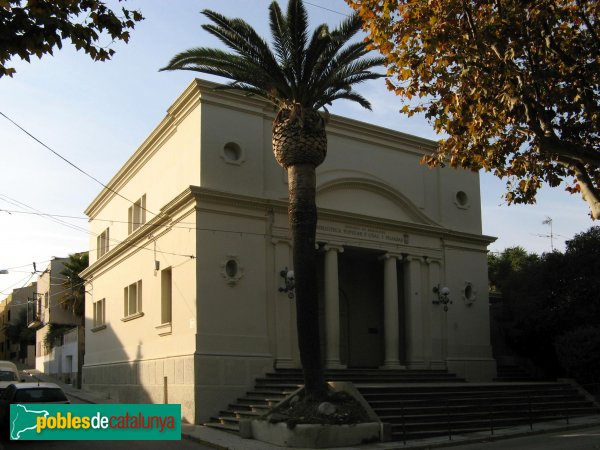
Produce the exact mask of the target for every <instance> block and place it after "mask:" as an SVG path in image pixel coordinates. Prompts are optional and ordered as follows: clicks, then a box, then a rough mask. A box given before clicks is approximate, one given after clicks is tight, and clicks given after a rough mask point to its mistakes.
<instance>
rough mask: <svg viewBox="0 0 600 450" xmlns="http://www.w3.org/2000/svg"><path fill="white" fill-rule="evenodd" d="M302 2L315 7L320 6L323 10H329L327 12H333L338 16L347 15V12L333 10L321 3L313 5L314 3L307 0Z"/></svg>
mask: <svg viewBox="0 0 600 450" xmlns="http://www.w3.org/2000/svg"><path fill="white" fill-rule="evenodd" d="M304 3H306V4H307V5H310V6H314V7H315V8H320V9H324V10H325V11H329V12H332V13H335V14H339V15H340V16H345V17H349V15H348V14H344V13H342V12H339V11H335V10H333V9H329V8H325V7H324V6H321V5H315V4H314V3H311V2H307V1H306V0H305V1H304Z"/></svg>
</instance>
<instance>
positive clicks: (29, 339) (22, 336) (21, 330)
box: [6, 309, 35, 361]
mask: <svg viewBox="0 0 600 450" xmlns="http://www.w3.org/2000/svg"><path fill="white" fill-rule="evenodd" d="M27 325H28V324H27V310H26V309H22V310H21V311H19V315H18V316H17V319H16V320H14V321H12V320H11V321H10V322H8V323H7V324H6V336H7V337H8V339H9V340H10V342H13V343H14V342H18V343H19V359H21V361H24V360H25V359H26V358H27V346H28V345H35V330H34V329H31V328H28V327H27Z"/></svg>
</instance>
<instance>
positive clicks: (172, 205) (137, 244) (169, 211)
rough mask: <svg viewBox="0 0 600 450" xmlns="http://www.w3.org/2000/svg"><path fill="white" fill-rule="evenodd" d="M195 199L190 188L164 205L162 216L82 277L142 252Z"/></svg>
mask: <svg viewBox="0 0 600 450" xmlns="http://www.w3.org/2000/svg"><path fill="white" fill-rule="evenodd" d="M194 198H195V197H194V194H193V193H192V191H191V189H190V188H188V189H186V190H184V191H183V192H182V193H181V194H179V195H178V196H177V197H175V198H174V199H173V200H171V201H170V202H169V203H167V204H166V205H164V206H163V207H162V208H161V209H160V214H158V215H157V216H156V217H154V218H152V219H151V220H150V221H148V222H146V223H145V224H144V225H143V226H142V227H140V228H138V229H137V230H136V231H134V232H133V233H132V234H130V235H129V236H128V237H127V238H126V239H125V240H124V241H122V242H120V243H119V244H117V246H116V247H114V248H112V249H111V250H110V251H109V252H108V253H106V254H105V255H103V256H102V257H101V258H100V259H97V260H96V261H95V262H94V263H93V264H91V265H90V266H89V267H88V268H87V269H85V270H84V271H83V272H81V274H80V276H81V277H82V278H84V279H88V278H89V277H90V276H91V275H93V274H94V273H97V272H98V271H100V270H102V269H103V268H105V267H108V266H110V265H111V264H113V262H114V261H115V260H117V259H118V258H120V257H122V256H123V255H124V254H126V253H127V252H129V251H141V250H142V248H144V247H145V245H146V244H147V242H148V240H149V239H150V238H151V237H152V236H153V234H154V233H155V232H156V231H157V230H159V229H160V230H161V233H164V232H166V231H167V229H168V227H169V225H171V224H176V223H177V221H178V220H180V219H178V218H176V216H178V215H180V214H181V212H183V211H185V209H186V206H189V205H191V204H193V202H194ZM154 237H156V236H154ZM182 256H184V255H182ZM190 256H193V255H190Z"/></svg>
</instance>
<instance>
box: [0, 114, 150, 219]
mask: <svg viewBox="0 0 600 450" xmlns="http://www.w3.org/2000/svg"><path fill="white" fill-rule="evenodd" d="M0 115H1V116H2V117H4V118H5V119H6V120H8V121H9V122H10V123H12V124H13V125H14V126H15V127H17V128H18V129H19V130H21V131H22V132H23V133H25V134H26V135H27V136H29V137H30V138H31V139H33V140H34V141H35V142H37V143H38V144H40V145H41V146H42V147H44V148H45V149H46V150H48V151H50V152H52V154H54V155H56V156H57V157H58V158H60V159H62V160H63V161H64V162H66V163H67V164H68V165H70V166H71V167H73V168H74V169H75V170H77V171H78V172H81V173H82V174H84V175H85V176H86V177H88V178H90V179H92V180H94V181H95V182H96V183H98V184H99V185H100V186H102V187H104V188H105V189H107V190H108V191H110V192H112V193H113V194H115V195H117V196H119V197H121V198H122V199H124V200H126V201H127V202H129V203H131V204H132V205H133V204H134V203H135V202H133V201H131V200H129V199H128V198H127V197H125V196H124V195H122V194H121V193H119V192H117V191H115V190H114V189H112V188H111V187H109V186H107V185H106V184H104V183H103V182H102V181H100V180H99V179H98V178H96V177H95V176H93V175H91V174H90V173H88V172H86V171H85V170H83V169H82V168H81V167H79V166H77V165H76V164H75V163H73V162H71V161H69V160H68V159H67V158H65V157H64V156H62V155H61V154H60V153H58V152H57V151H55V150H53V149H52V148H51V147H50V146H49V145H47V144H45V143H44V142H42V141H41V140H40V139H38V138H37V137H35V136H34V135H33V134H32V133H30V132H29V131H27V130H26V129H25V128H24V127H22V126H21V125H19V124H18V123H17V122H15V121H14V120H12V119H11V118H10V117H8V116H7V115H6V114H4V113H3V112H2V111H0ZM142 209H143V210H144V211H146V212H149V213H150V214H152V215H154V216H159V215H160V214H156V213H154V212H152V211H150V210H149V209H147V208H146V207H145V206H144V207H142Z"/></svg>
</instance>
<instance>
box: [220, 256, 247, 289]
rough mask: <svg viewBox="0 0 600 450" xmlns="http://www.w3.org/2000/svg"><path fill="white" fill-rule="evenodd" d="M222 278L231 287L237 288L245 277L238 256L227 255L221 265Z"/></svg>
mask: <svg viewBox="0 0 600 450" xmlns="http://www.w3.org/2000/svg"><path fill="white" fill-rule="evenodd" d="M221 276H222V277H223V278H225V281H226V282H227V284H228V285H229V286H235V285H236V284H237V282H238V281H240V280H241V278H242V277H243V276H244V268H243V267H242V266H241V265H240V262H239V259H238V257H237V256H236V255H227V257H226V259H225V262H223V263H222V264H221Z"/></svg>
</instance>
